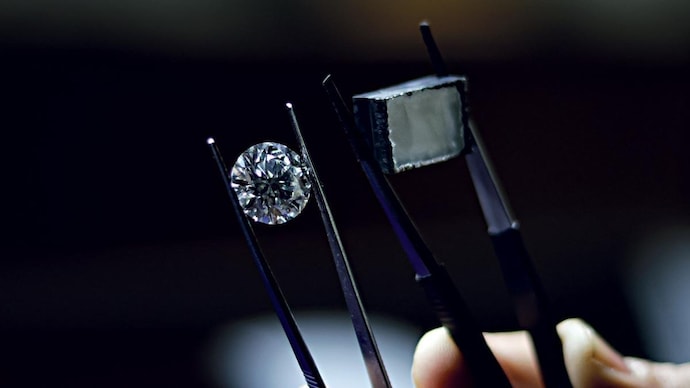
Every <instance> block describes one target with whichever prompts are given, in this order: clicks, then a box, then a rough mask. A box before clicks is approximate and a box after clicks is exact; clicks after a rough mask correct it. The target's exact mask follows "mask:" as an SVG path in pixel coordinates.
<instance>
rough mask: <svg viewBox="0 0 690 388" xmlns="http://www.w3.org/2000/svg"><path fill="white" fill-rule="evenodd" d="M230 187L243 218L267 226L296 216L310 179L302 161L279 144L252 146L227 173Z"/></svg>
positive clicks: (305, 201) (305, 202)
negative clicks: (245, 217) (240, 208)
mask: <svg viewBox="0 0 690 388" xmlns="http://www.w3.org/2000/svg"><path fill="white" fill-rule="evenodd" d="M230 185H231V186H232V188H233V189H234V190H235V193H237V199H238V200H239V203H240V206H241V207H242V209H244V214H246V215H247V216H248V217H249V218H251V219H252V220H254V221H256V222H261V223H263V224H268V225H276V224H282V223H285V222H287V221H289V220H291V219H293V218H295V217H297V215H299V213H300V212H301V211H302V209H304V207H305V206H306V205H307V201H308V200H309V196H310V194H311V179H310V173H309V170H308V169H307V167H306V166H305V165H304V164H303V163H302V158H301V157H300V155H299V154H297V153H296V152H295V151H293V150H291V149H289V148H288V147H287V146H285V145H283V144H280V143H273V142H264V143H259V144H255V145H253V146H251V147H249V148H248V149H247V150H246V151H244V152H243V153H242V154H241V155H240V156H239V157H238V158H237V161H236V162H235V165H234V166H233V167H232V170H231V171H230Z"/></svg>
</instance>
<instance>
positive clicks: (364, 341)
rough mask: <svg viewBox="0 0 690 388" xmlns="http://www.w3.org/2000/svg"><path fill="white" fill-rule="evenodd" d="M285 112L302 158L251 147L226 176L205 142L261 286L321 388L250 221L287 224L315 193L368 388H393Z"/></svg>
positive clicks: (271, 146) (275, 146)
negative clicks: (242, 234)
mask: <svg viewBox="0 0 690 388" xmlns="http://www.w3.org/2000/svg"><path fill="white" fill-rule="evenodd" d="M286 107H287V111H288V114H289V118H290V121H291V124H292V128H293V131H294V134H295V137H296V138H297V141H298V143H299V147H300V153H297V152H295V151H293V150H291V149H289V148H288V147H287V146H285V145H283V144H280V143H274V142H263V143H259V144H255V145H253V146H251V147H249V148H248V149H247V150H245V151H244V152H243V153H242V154H240V156H239V157H238V158H237V160H236V162H235V164H234V165H233V167H232V170H231V171H230V172H228V169H227V167H226V166H225V164H224V162H223V159H222V157H221V155H220V151H219V150H218V147H217V145H216V144H215V141H214V140H213V139H209V141H208V144H209V145H210V146H211V150H212V152H213V155H214V157H215V159H216V161H217V164H218V168H219V170H220V172H221V174H222V175H223V180H224V182H225V184H226V189H227V191H228V194H229V195H230V197H231V200H232V203H233V208H234V210H235V215H236V216H237V218H238V220H239V222H240V225H241V226H242V230H243V233H244V236H245V239H246V240H247V243H248V245H249V247H250V250H251V253H252V256H253V257H254V261H255V262H256V264H257V266H258V267H259V270H260V272H261V274H262V278H263V280H264V285H265V286H266V289H267V290H268V292H269V295H270V296H271V301H272V302H273V306H274V309H275V311H276V314H277V315H278V317H279V318H280V321H281V324H282V325H283V329H284V330H285V333H286V335H287V336H288V339H289V341H290V344H291V346H292V348H293V352H294V353H295V356H296V357H297V359H298V362H299V364H300V367H301V368H302V372H303V374H304V376H305V378H306V380H307V384H308V386H309V387H311V388H321V387H323V381H322V380H321V377H320V375H319V373H318V371H317V367H316V364H315V363H314V360H313V358H312V357H311V355H310V353H309V350H308V348H307V346H306V343H305V342H304V340H303V339H302V336H301V334H300V332H299V329H298V328H297V325H296V323H295V320H294V318H293V315H292V313H291V312H290V309H289V307H288V305H287V302H286V301H285V298H284V297H283V294H282V292H281V291H280V288H279V286H278V284H277V282H276V280H275V278H274V277H273V275H272V272H271V270H270V267H269V266H268V263H267V262H266V260H265V259H264V256H263V254H262V253H261V249H260V247H259V244H258V240H257V239H256V236H255V234H254V232H253V229H252V226H251V223H250V222H249V219H251V220H253V221H254V222H258V223H263V224H268V225H278V224H283V223H286V222H288V221H290V220H292V219H293V218H295V217H297V216H298V215H299V214H300V213H301V212H302V210H303V209H304V208H305V207H306V205H307V203H308V201H309V198H310V196H311V195H312V194H313V195H314V197H315V199H316V202H317V205H318V207H319V211H320V214H321V218H322V221H323V225H324V228H325V230H326V235H327V238H328V243H329V246H330V248H331V252H332V254H333V261H334V264H335V267H336V271H337V274H338V278H339V280H340V285H341V288H342V291H343V296H344V298H345V302H346V305H347V308H348V311H349V313H350V317H351V319H352V324H353V327H354V331H355V335H356V337H357V342H358V344H359V347H360V350H361V353H362V357H363V361H364V366H365V367H366V370H367V374H368V375H369V380H370V382H371V386H372V387H373V388H391V386H392V385H391V383H390V380H389V378H388V374H387V372H386V369H385V367H384V364H383V360H382V358H381V354H380V352H379V349H378V346H377V344H376V340H375V338H374V334H373V331H372V330H371V327H370V325H369V321H368V318H367V316H366V312H365V310H364V307H363V304H362V301H361V298H360V296H359V290H358V289H357V286H356V283H355V280H354V277H353V273H352V270H351V268H350V264H349V261H348V259H347V255H346V253H345V249H344V247H343V244H342V242H341V240H340V234H339V232H338V229H337V227H336V224H335V221H334V218H333V215H332V213H331V210H330V207H329V205H328V201H327V200H326V196H325V194H324V191H323V187H322V185H321V181H320V180H319V178H318V175H317V173H316V169H315V168H314V165H313V163H312V161H311V157H310V155H309V151H308V149H307V146H306V144H305V142H304V139H303V137H302V133H301V131H300V128H299V124H298V122H297V117H296V116H295V112H294V110H293V107H292V104H290V103H288V104H286Z"/></svg>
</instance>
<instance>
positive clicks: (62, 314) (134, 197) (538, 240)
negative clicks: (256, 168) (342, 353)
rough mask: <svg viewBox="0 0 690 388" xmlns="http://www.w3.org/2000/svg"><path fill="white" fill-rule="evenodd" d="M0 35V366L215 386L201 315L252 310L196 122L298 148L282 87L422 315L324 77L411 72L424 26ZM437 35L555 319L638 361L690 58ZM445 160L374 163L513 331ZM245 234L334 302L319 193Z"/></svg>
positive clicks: (336, 192)
mask: <svg viewBox="0 0 690 388" xmlns="http://www.w3.org/2000/svg"><path fill="white" fill-rule="evenodd" d="M410 28H412V29H414V28H415V26H414V25H411V26H410ZM437 40H438V41H439V44H440V45H441V47H442V48H443V40H444V38H443V36H438V35H437ZM2 47H3V50H2V65H1V67H0V69H1V70H2V76H1V77H0V79H1V80H2V81H1V85H0V96H2V105H1V106H0V113H1V114H0V128H2V137H3V140H2V142H0V144H2V155H3V159H4V162H3V169H2V170H3V186H2V187H3V190H2V191H3V192H4V194H5V195H3V197H4V200H3V210H2V220H3V223H4V224H5V227H4V228H3V229H4V232H2V233H3V235H4V238H3V245H2V253H1V255H2V261H1V262H0V330H1V331H0V344H1V345H0V357H1V358H2V361H1V362H0V370H2V373H0V375H1V376H2V382H0V384H2V385H7V386H44V385H47V384H50V385H53V386H71V387H90V386H105V387H109V386H113V387H115V386H208V385H210V384H211V383H210V382H209V380H208V379H207V378H206V377H205V376H204V374H203V372H202V370H203V367H202V365H201V360H202V359H203V357H202V355H203V352H204V349H205V348H206V346H208V341H209V338H210V337H211V335H212V333H214V331H215V330H217V329H218V328H219V327H221V326H222V325H225V324H227V323H228V322H232V321H233V320H235V319H239V318H242V317H245V316H248V315H251V314H255V313H259V312H264V311H267V310H268V309H269V306H268V301H267V298H266V295H265V293H264V291H263V290H262V289H261V288H260V284H259V279H258V276H257V275H256V271H255V269H254V268H253V267H252V266H251V261H250V257H249V255H248V251H247V250H246V247H245V245H244V243H243V241H241V240H240V238H239V231H238V229H237V227H236V225H235V220H233V219H232V217H231V215H232V213H231V209H230V206H229V202H228V199H227V197H226V194H225V193H224V191H223V186H222V183H221V180H220V177H219V176H218V175H217V171H216V170H215V167H214V164H213V161H212V159H211V157H210V153H209V150H208V148H207V146H206V138H207V137H208V136H214V137H215V138H216V141H217V143H218V144H219V146H220V147H221V149H222V151H223V152H224V154H225V155H226V159H228V160H232V159H234V157H235V155H237V154H238V153H239V152H241V151H242V150H244V149H245V148H247V147H248V146H250V145H252V144H254V143H258V142H260V141H264V140H277V141H281V142H285V143H287V144H294V140H293V139H292V137H291V136H292V133H291V131H290V126H289V122H288V120H287V115H286V114H285V112H284V108H283V106H284V103H285V102H287V101H291V102H293V104H294V105H295V109H296V112H297V115H298V117H299V119H300V122H301V124H302V128H303V132H304V136H305V138H306V141H307V143H308V146H309V147H310V149H311V152H312V157H313V159H314V162H315V163H316V165H317V167H318V168H319V171H320V175H321V177H322V179H323V180H324V182H325V185H326V191H327V194H328V195H329V199H330V200H331V202H332V207H333V209H334V213H335V217H336V219H337V220H338V222H339V224H340V226H341V229H342V232H343V237H344V239H345V243H346V245H347V247H348V249H349V250H350V256H351V258H352V260H353V264H354V266H355V271H356V272H357V275H358V280H359V281H360V284H361V287H362V291H363V294H364V297H365V300H366V301H367V306H368V307H369V308H370V309H371V310H372V311H378V312H383V313H387V314H392V315H395V316H398V317H400V318H402V319H405V320H408V321H409V322H411V323H413V324H415V325H417V326H418V327H419V329H420V333H421V332H422V330H425V329H428V328H431V327H433V326H434V325H435V321H434V319H433V316H432V314H431V312H430V311H429V309H428V307H426V305H425V303H424V300H423V298H422V297H421V295H420V292H419V290H418V289H417V288H416V285H415V284H414V282H413V281H412V280H413V273H412V271H411V269H410V268H409V266H408V265H407V263H406V262H405V259H404V256H402V253H401V250H400V249H399V248H398V247H397V245H396V242H395V239H394V237H393V236H392V234H391V232H390V230H389V229H388V227H387V224H386V222H385V219H384V218H383V215H382V214H381V212H380V210H379V209H378V207H377V205H376V203H375V199H374V198H373V196H372V195H371V193H370V192H369V190H368V187H367V186H366V182H365V180H364V179H363V177H362V175H361V172H360V171H359V169H358V166H357V164H356V163H355V161H354V159H353V158H352V155H351V153H350V150H349V149H348V148H347V144H346V142H345V139H344V137H343V135H342V133H341V130H340V128H339V126H338V123H337V120H336V118H335V115H334V114H333V112H332V111H331V109H330V107H329V104H328V102H327V100H326V98H325V94H324V92H323V91H322V89H321V86H320V82H321V80H322V79H323V77H324V76H325V75H326V74H328V73H333V74H334V76H335V77H336V81H337V82H338V83H339V85H340V87H341V89H342V91H343V92H344V93H345V94H347V95H351V94H355V93H359V92H364V91H369V90H373V89H376V88H379V87H383V86H387V85H390V84H393V83H397V82H400V81H403V80H407V79H411V78H415V77H418V76H422V75H425V74H428V73H430V72H431V68H430V66H429V65H428V64H427V63H426V60H425V57H424V56H425V52H424V49H423V46H422V44H421V39H420V42H419V44H418V45H417V46H416V50H417V52H416V54H417V55H416V57H415V58H416V59H409V58H408V57H406V58H405V59H400V60H397V59H395V58H388V59H385V60H379V59H376V60H367V59H366V58H355V59H351V58H345V57H343V58H338V57H335V58H333V57H319V56H300V55H296V56H293V57H287V58H283V59H281V58H280V57H278V58H252V57H251V56H240V57H224V56H222V55H218V56H194V55H185V54H184V53H174V52H157V51H156V52H153V51H147V50H142V49H136V50H130V49H126V48H123V47H120V46H117V45H104V44H101V43H99V42H96V43H93V42H91V43H83V42H82V43H80V44H65V45H58V46H57V47H56V46H54V45H49V44H44V43H41V42H40V41H39V42H36V41H30V42H17V41H12V40H8V41H7V42H5V43H3V46H2ZM413 47H414V46H413ZM454 54H455V53H454V52H450V53H448V54H447V57H448V60H449V65H450V68H451V69H455V70H457V69H460V68H462V69H463V70H465V72H466V74H467V75H468V76H469V78H470V82H471V84H470V89H471V101H472V104H473V105H472V109H473V115H474V119H475V120H476V121H477V123H478V127H479V129H480V130H481V131H482V133H483V134H484V137H485V142H486V143H487V146H488V149H489V151H490V153H491V155H492V157H493V159H494V162H495V165H496V168H497V171H498V173H499V175H500V176H501V178H502V180H503V181H504V186H505V188H506V190H507V192H508V194H509V196H510V199H511V201H512V204H513V207H514V208H515V211H516V213H517V215H518V217H519V218H520V219H521V221H522V225H523V233H524V236H525V238H526V241H527V245H528V247H529V248H530V250H531V252H532V254H533V256H534V259H535V262H536V264H537V266H538V268H539V271H540V273H541V274H542V276H543V278H544V282H545V285H546V287H547V289H548V291H549V293H550V295H551V297H552V299H553V300H554V302H555V305H556V309H557V312H558V315H559V316H560V317H566V316H581V317H584V318H585V319H587V320H588V321H590V323H592V324H593V325H594V326H595V327H596V328H597V329H598V330H599V331H600V332H602V333H603V334H604V335H605V336H606V337H607V338H608V339H609V340H610V342H612V343H613V344H614V346H616V347H618V348H619V349H620V350H621V351H622V352H624V353H630V354H634V355H641V356H644V355H645V349H644V348H642V346H641V345H640V341H639V333H638V332H637V328H636V323H635V321H634V320H633V319H632V317H631V314H630V311H629V307H628V303H629V301H628V300H627V298H626V296H625V295H624V293H623V288H622V287H621V268H622V267H625V265H626V263H627V260H629V256H630V252H629V250H630V249H631V248H630V247H631V246H632V245H633V243H634V242H635V241H636V240H637V239H639V238H640V237H641V236H644V235H646V234H648V233H651V232H652V231H653V230H655V228H658V227H663V226H665V225H673V224H677V223H686V222H687V219H688V211H689V210H690V209H689V208H688V202H687V198H688V196H689V195H690V166H689V164H688V163H687V155H686V147H687V144H690V137H689V135H688V125H689V124H690V109H688V108H689V107H690V95H689V94H688V89H689V87H690V80H689V78H688V72H687V70H688V66H687V62H684V61H676V62H663V61H659V62H645V61H635V60H607V59H602V58H598V57H593V56H590V55H588V53H587V52H575V53H572V52H565V53H564V52H558V51H557V52H554V51H551V50H535V51H534V52H531V53H527V54H521V55H519V56H513V57H508V58H499V59H492V58H488V59H487V58H474V59H472V58H470V59H468V60H463V61H460V58H459V57H458V56H457V55H454ZM461 62H462V63H461ZM463 164H464V163H463V161H461V160H453V161H450V162H447V163H444V164H441V165H437V166H431V167H428V168H425V169H420V170H418V171H411V172H407V173H404V174H401V175H399V176H394V177H392V181H393V183H394V185H395V187H396V188H397V189H398V190H399V192H400V196H401V197H402V199H403V200H404V201H405V203H406V204H407V205H408V207H409V210H410V212H411V214H412V215H413V217H414V218H415V220H416V221H417V222H418V224H419V226H420V229H421V230H422V231H423V233H424V235H425V237H426V238H427V240H428V241H429V243H430V244H431V245H432V247H433V249H434V251H435V252H436V253H437V255H438V257H439V258H440V259H441V260H442V261H444V262H446V263H447V265H448V267H449V269H450V270H451V273H452V274H453V276H454V278H455V280H456V282H457V283H458V285H459V287H460V289H461V290H462V291H463V292H464V293H465V294H466V295H467V298H468V300H469V301H470V304H471V305H472V308H473V310H474V311H475V312H476V314H477V316H478V317H479V319H480V321H481V322H482V324H483V326H484V327H485V328H486V329H487V330H510V329H515V328H516V323H515V319H514V317H513V315H512V310H511V306H510V303H509V299H508V296H507V294H506V292H505V290H504V289H503V288H502V287H503V286H502V282H501V278H500V274H499V271H498V268H497V266H496V264H495V263H494V258H493V256H492V252H491V247H490V246H489V241H488V238H487V237H486V235H485V231H484V228H485V226H484V223H483V220H482V218H481V215H480V213H479V210H478V206H477V203H476V199H475V198H474V197H473V196H474V194H473V191H472V188H471V185H470V181H469V177H468V175H467V173H466V171H465V166H464V165H463ZM258 229H259V230H258V231H259V234H260V237H261V239H262V241H263V242H265V245H266V253H267V256H268V257H269V260H270V261H271V263H272V264H273V265H274V266H275V270H276V272H277V275H278V277H279V279H280V280H281V284H283V285H284V287H285V290H286V294H287V295H288V298H289V299H290V301H291V303H293V305H294V306H295V307H297V308H299V309H330V308H340V309H341V308H343V307H342V306H343V304H342V300H341V297H340V296H339V292H338V287H337V282H336V278H335V274H334V271H333V269H332V268H331V263H330V259H329V258H328V251H327V247H326V245H325V240H324V239H323V232H322V229H321V226H320V224H319V220H318V217H317V215H316V210H315V207H314V206H310V208H309V209H308V210H307V212H306V214H305V215H303V216H301V217H300V218H298V219H297V220H295V222H294V223H291V224H290V225H286V226H285V227H284V228H283V229H278V228H258ZM307 279H308V281H306V280H307Z"/></svg>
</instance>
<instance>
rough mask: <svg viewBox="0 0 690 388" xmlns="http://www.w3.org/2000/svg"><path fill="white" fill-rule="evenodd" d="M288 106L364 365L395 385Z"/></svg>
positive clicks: (374, 380)
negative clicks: (390, 377)
mask: <svg viewBox="0 0 690 388" xmlns="http://www.w3.org/2000/svg"><path fill="white" fill-rule="evenodd" d="M286 106H287V109H288V114H289V116H290V121H291V123H292V129H293V131H294V133H295V137H297V142H298V143H299V146H300V151H301V153H302V156H303V157H304V162H305V164H306V165H307V167H308V168H309V169H310V170H311V175H312V190H313V191H314V197H315V198H316V203H317V205H318V206H319V210H320V213H321V219H322V221H323V226H324V228H325V229H326V236H327V237H328V245H329V246H330V248H331V253H332V254H333V261H334V262H335V268H336V271H337V272H338V279H339V280H340V286H341V288H342V290H343V296H344V297H345V303H346V305H347V309H348V311H349V312H350V318H351V319H352V325H353V326H354V329H355V335H356V336H357V342H358V343H359V347H360V350H361V352H362V357H363V358H364V365H365V367H366V369H367V373H368V375H369V381H370V382H371V386H372V387H373V388H391V383H390V381H389V379H388V374H387V373H386V369H385V367H384V365H383V359H382V358H381V354H380V352H379V349H378V346H377V345H376V339H375V338H374V333H373V331H372V330H371V327H370V325H369V320H368V319H367V316H366V313H365V311H364V306H363V305H362V300H361V298H360V296H359V290H358V289H357V285H356V283H355V281H354V277H353V274H352V269H351V268H350V262H349V260H348V259H347V255H346V254H345V248H344V247H343V243H342V241H341V240H340V233H338V228H337V227H336V225H335V219H334V218H333V214H332V213H331V208H330V206H329V205H328V201H327V200H326V194H325V193H324V191H323V187H322V186H321V180H320V179H319V175H318V173H317V172H316V168H315V167H314V164H313V163H312V160H311V155H309V150H308V149H307V145H306V144H305V143H304V138H303V137H302V131H300V129H299V124H298V122H297V117H296V116H295V111H294V110H293V108H292V104H290V103H288V104H286Z"/></svg>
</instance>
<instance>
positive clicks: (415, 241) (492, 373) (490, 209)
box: [323, 23, 572, 387]
mask: <svg viewBox="0 0 690 388" xmlns="http://www.w3.org/2000/svg"><path fill="white" fill-rule="evenodd" d="M420 30H421V33H422V38H423V40H424V43H425V45H426V47H427V51H428V53H429V57H430V59H431V63H432V65H433V68H434V70H435V72H436V75H437V76H438V77H443V76H446V75H448V71H447V70H446V65H445V63H444V61H443V57H442V55H441V53H440V51H439V49H438V47H437V45H436V43H435V41H434V38H433V36H432V35H431V30H430V27H429V25H428V24H426V23H422V24H421V25H420ZM463 85H464V86H463V87H458V91H459V94H460V98H461V105H462V117H461V120H462V121H461V122H462V125H463V127H464V128H467V129H468V130H467V131H466V137H467V144H468V146H467V147H466V148H467V149H466V150H465V159H466V162H467V166H468V169H469V171H470V175H471V177H472V182H473V185H474V189H475V192H476V194H477V197H478V199H479V203H480V206H481V209H482V212H483V214H484V218H485V220H486V223H487V225H488V232H489V236H490V238H491V241H492V244H493V247H494V251H495V253H496V256H497V258H498V261H499V264H500V267H501V270H502V273H503V278H504V281H505V283H506V285H507V288H508V291H509V292H510V294H511V296H512V297H513V302H514V307H515V311H516V315H517V317H518V322H519V323H520V325H521V326H522V328H524V329H526V330H528V331H529V333H530V335H531V337H532V341H533V344H534V347H535V350H536V353H537V358H538V360H539V364H540V366H541V373H542V377H543V381H544V384H545V386H546V387H571V386H572V385H571V383H570V380H569V378H568V374H567V371H566V368H565V363H564V360H563V349H562V344H561V342H560V339H559V337H558V334H557V332H556V321H555V319H554V317H553V315H552V313H551V310H550V308H549V302H548V298H547V295H546V292H545V290H544V288H543V286H542V284H541V281H540V280H539V277H538V275H537V272H536V270H535V268H534V266H533V264H532V261H531V259H530V257H529V254H528V253H527V250H526V248H525V245H524V242H523V239H522V237H521V235H520V232H519V223H518V221H517V220H516V218H515V217H514V215H513V213H512V210H511V209H510V206H509V204H508V201H507V197H506V195H505V194H504V192H503V189H502V187H501V185H500V183H499V181H498V178H497V176H496V174H495V172H494V169H493V167H492V165H491V162H490V160H489V158H488V155H487V153H486V151H485V149H484V146H483V144H482V141H481V138H480V136H479V133H478V132H477V130H476V129H475V128H474V125H473V123H472V122H471V121H470V120H469V110H468V107H469V106H468V100H467V82H466V80H465V82H464V83H463ZM323 86H324V88H325V89H326V92H327V93H328V95H329V97H330V99H331V103H332V105H333V108H334V110H335V112H336V114H337V116H338V118H339V119H340V122H341V124H342V127H343V129H344V131H345V133H346V136H347V138H348V140H349V141H350V145H351V146H352V149H353V151H354V153H355V156H356V157H357V159H358V161H359V162H360V165H361V167H362V169H363V171H364V174H365V175H366V177H367V179H368V181H369V183H370V185H371V187H372V189H373V191H374V193H375V195H376V197H377V199H378V200H379V203H380V204H381V206H382V207H383V209H384V211H385V213H386V216H387V217H388V219H389V222H390V224H391V226H392V227H393V230H394V231H395V233H396V235H397V237H398V239H399V241H400V243H401V244H402V246H403V248H404V250H405V252H406V254H407V256H408V259H409V261H410V263H411V264H412V266H413V268H414V269H415V272H416V274H417V276H416V277H417V281H418V282H419V283H420V284H421V286H422V287H423V288H424V289H425V291H426V293H427V297H428V299H429V301H430V303H431V304H432V306H433V307H434V309H435V311H436V313H437V315H438V317H439V320H440V321H441V323H442V324H443V326H445V327H446V328H447V329H448V331H449V332H450V334H451V337H452V338H453V340H454V341H455V343H456V344H457V345H458V347H459V348H460V349H461V351H462V353H463V358H464V360H465V362H466V363H467V366H468V369H469V370H470V373H471V374H472V377H473V380H474V383H475V385H477V386H481V387H510V383H509V381H508V379H507V377H506V376H505V374H504V373H503V370H502V369H501V367H500V366H499V364H498V362H497V361H496V358H495V357H494V355H493V354H492V353H491V351H490V350H489V348H488V346H487V344H486V342H485V341H484V338H483V335H482V332H481V330H480V328H479V326H478V325H477V324H476V322H475V321H474V319H473V318H472V316H471V314H470V312H469V309H468V307H467V304H466V303H465V302H464V300H463V298H462V297H461V295H460V293H459V291H458V290H457V288H456V287H455V286H454V284H453V282H452V280H451V278H450V276H449V275H448V273H447V271H446V270H445V268H444V267H443V265H442V264H440V263H439V262H437V261H436V259H435V258H434V257H433V255H432V253H431V251H430V250H429V248H428V246H427V245H426V243H425V242H424V240H423V238H422V237H421V234H420V233H419V231H418V230H417V228H416V227H415V225H414V223H413V222H412V220H411V219H410V217H409V216H408V215H407V213H406V211H405V208H404V206H403V205H402V203H401V202H400V201H399V200H398V198H397V196H396V194H395V191H394V190H393V188H392V187H391V186H390V183H389V182H388V179H387V178H386V177H385V175H384V174H383V173H382V171H381V170H380V168H379V167H378V165H377V162H376V161H375V160H374V157H373V151H372V150H371V149H370V148H369V146H368V145H367V144H366V142H365V141H364V139H363V137H362V134H361V133H360V131H359V130H358V129H357V128H356V127H355V122H354V118H353V116H352V114H351V113H350V110H349V109H348V107H347V105H346V103H345V101H344V100H343V98H342V96H341V94H340V92H339V90H338V88H337V87H336V85H335V83H334V81H333V78H332V77H331V76H330V75H329V76H328V77H326V79H325V80H324V81H323Z"/></svg>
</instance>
